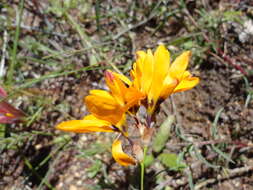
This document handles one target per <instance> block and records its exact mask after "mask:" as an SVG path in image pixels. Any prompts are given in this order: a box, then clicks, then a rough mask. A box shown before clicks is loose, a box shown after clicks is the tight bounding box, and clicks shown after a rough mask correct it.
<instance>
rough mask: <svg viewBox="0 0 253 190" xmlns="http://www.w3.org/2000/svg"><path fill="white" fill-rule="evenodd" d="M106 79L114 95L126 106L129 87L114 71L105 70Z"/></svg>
mask: <svg viewBox="0 0 253 190" xmlns="http://www.w3.org/2000/svg"><path fill="white" fill-rule="evenodd" d="M105 81H106V84H107V86H108V87H109V89H110V91H111V94H112V96H113V97H114V98H115V100H116V101H117V102H118V104H120V105H121V106H124V94H125V93H126V90H127V87H126V85H125V84H124V83H123V82H122V80H120V79H119V78H118V77H117V76H116V75H115V74H114V73H113V72H111V71H109V70H108V71H105Z"/></svg>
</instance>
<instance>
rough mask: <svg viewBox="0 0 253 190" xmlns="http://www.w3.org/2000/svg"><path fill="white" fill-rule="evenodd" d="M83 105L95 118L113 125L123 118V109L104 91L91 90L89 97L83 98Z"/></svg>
mask: <svg viewBox="0 0 253 190" xmlns="http://www.w3.org/2000/svg"><path fill="white" fill-rule="evenodd" d="M85 104H86V106H87V109H88V110H89V112H90V113H92V114H93V115H94V116H95V117H97V118H98V119H102V120H106V121H108V122H110V123H112V124H113V125H116V124H117V123H118V122H119V121H120V120H121V119H122V117H123V113H124V110H123V107H121V106H120V105H119V104H118V103H117V102H116V101H115V99H114V98H113V97H112V96H111V95H110V93H108V92H106V91H104V90H91V91H90V95H88V96H86V97H85Z"/></svg>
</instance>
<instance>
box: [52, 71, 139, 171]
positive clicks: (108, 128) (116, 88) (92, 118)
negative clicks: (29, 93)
mask: <svg viewBox="0 0 253 190" xmlns="http://www.w3.org/2000/svg"><path fill="white" fill-rule="evenodd" d="M105 80H106V84H107V86H108V87H109V92H108V91H105V90H91V91H90V93H89V95H88V96H86V97H85V99H84V102H85V104H86V107H87V109H88V111H89V112H90V113H91V114H90V115H87V116H85V117H84V118H83V119H81V120H71V121H65V122H62V123H60V124H58V125H57V126H56V128H57V129H60V130H63V131H67V132H76V133H89V132H114V133H119V134H120V135H121V136H123V137H124V136H125V137H127V135H128V134H127V129H126V127H123V126H124V123H125V118H126V113H127V111H128V109H129V108H130V107H132V106H133V105H135V104H137V103H138V102H139V101H140V100H141V99H142V98H144V95H143V94H142V93H141V92H139V91H138V90H136V89H135V88H133V87H127V86H126V85H125V84H124V82H122V81H121V79H120V78H119V77H118V76H117V75H116V74H114V73H113V72H111V71H106V72H105ZM112 156H113V158H114V159H115V160H116V161H117V162H118V163H119V164H121V165H123V166H128V165H130V164H135V162H136V161H135V159H134V158H133V157H131V156H129V155H127V154H126V153H124V152H123V150H122V142H121V141H120V140H119V138H116V140H115V141H114V142H113V144H112Z"/></svg>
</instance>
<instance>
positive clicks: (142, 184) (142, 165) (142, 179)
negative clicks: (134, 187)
mask: <svg viewBox="0 0 253 190" xmlns="http://www.w3.org/2000/svg"><path fill="white" fill-rule="evenodd" d="M147 150H148V147H147V146H145V147H144V150H143V161H142V162H141V163H140V166H141V190H144V174H145V164H144V162H145V157H146V154H147Z"/></svg>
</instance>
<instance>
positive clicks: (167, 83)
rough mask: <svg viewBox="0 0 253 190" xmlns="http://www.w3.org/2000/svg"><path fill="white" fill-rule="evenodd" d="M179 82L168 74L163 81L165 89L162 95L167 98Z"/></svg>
mask: <svg viewBox="0 0 253 190" xmlns="http://www.w3.org/2000/svg"><path fill="white" fill-rule="evenodd" d="M178 83H179V82H178V80H177V79H174V78H171V77H170V76H169V75H167V76H166V78H165V80H164V81H163V89H162V91H161V94H160V97H161V98H163V99H166V98H167V97H168V96H169V95H170V94H171V93H172V92H173V90H174V89H175V88H176V86H177V85H178Z"/></svg>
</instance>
